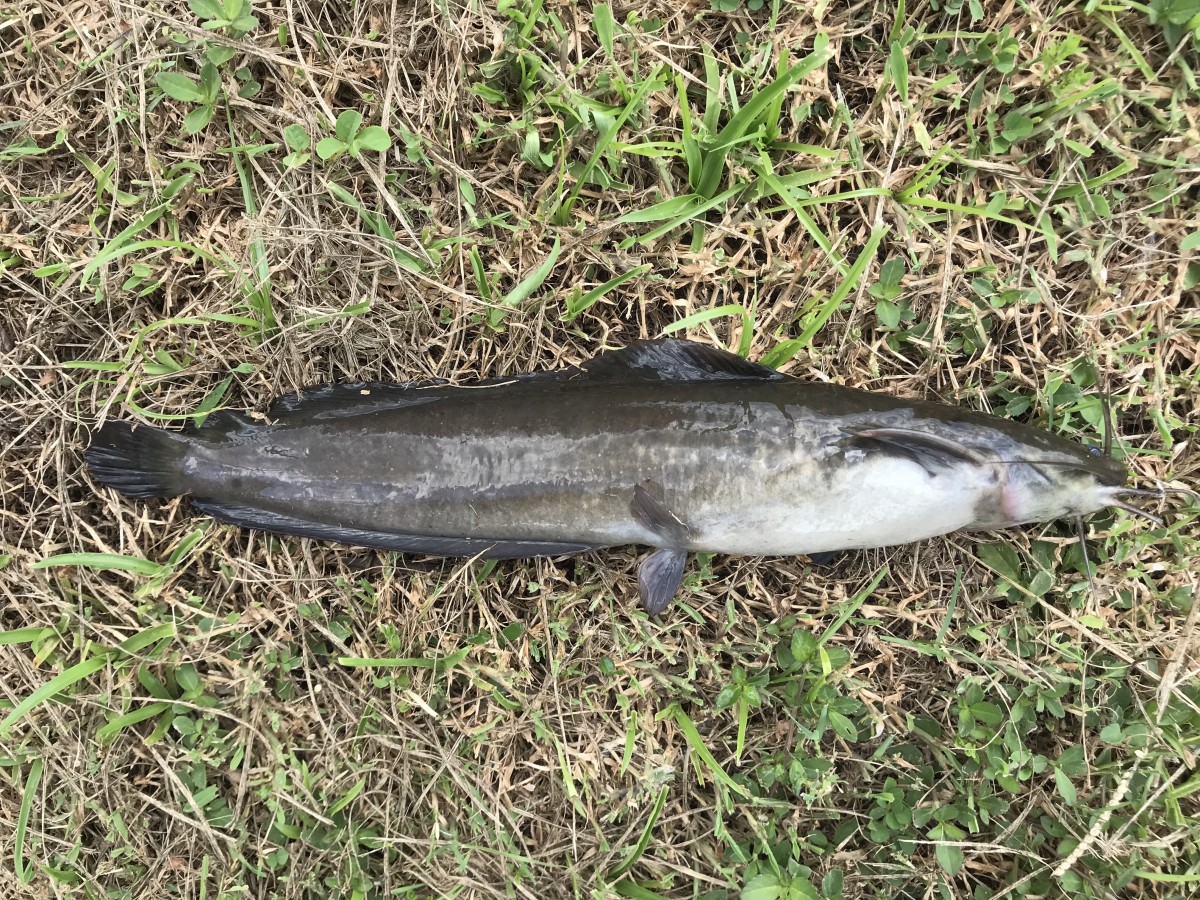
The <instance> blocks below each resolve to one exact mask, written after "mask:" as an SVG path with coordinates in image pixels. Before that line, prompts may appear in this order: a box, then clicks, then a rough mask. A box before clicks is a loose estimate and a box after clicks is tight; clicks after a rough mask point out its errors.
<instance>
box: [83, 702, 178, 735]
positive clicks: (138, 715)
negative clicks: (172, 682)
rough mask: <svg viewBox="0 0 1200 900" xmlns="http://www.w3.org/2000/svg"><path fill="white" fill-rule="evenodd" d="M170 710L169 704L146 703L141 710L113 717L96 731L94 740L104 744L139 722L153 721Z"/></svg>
mask: <svg viewBox="0 0 1200 900" xmlns="http://www.w3.org/2000/svg"><path fill="white" fill-rule="evenodd" d="M170 708H171V704H170V703H164V702H162V701H157V702H155V703H148V704H146V705H145V706H143V707H142V708H141V709H135V710H134V711H133V712H128V713H125V714H124V715H121V716H114V717H113V718H111V719H109V720H108V721H107V722H105V723H104V724H103V725H101V726H100V727H99V728H97V729H96V740H98V741H100V742H101V743H104V742H105V741H107V740H109V739H110V738H112V737H114V736H115V735H117V734H118V733H119V732H121V731H124V730H125V729H126V728H128V727H129V726H131V725H137V724H138V723H139V722H144V721H146V720H147V719H153V718H154V717H155V716H157V715H159V714H161V713H164V712H167V711H168V710H169V709H170Z"/></svg>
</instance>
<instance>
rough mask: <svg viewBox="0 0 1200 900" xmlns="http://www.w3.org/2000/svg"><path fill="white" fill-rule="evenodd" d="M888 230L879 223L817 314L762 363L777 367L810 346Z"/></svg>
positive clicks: (850, 288)
mask: <svg viewBox="0 0 1200 900" xmlns="http://www.w3.org/2000/svg"><path fill="white" fill-rule="evenodd" d="M887 230H888V227H887V226H886V225H881V226H879V227H877V228H876V229H875V230H874V231H872V232H871V236H870V237H869V238H868V239H867V245H866V246H865V247H863V249H862V252H861V253H859V254H858V258H857V259H855V260H854V265H852V266H851V267H850V271H849V272H848V273H847V274H846V277H845V278H843V279H842V283H841V284H839V285H838V287H837V290H835V291H834V292H833V293H832V294H831V295H830V296H829V299H827V300H825V301H823V302H822V303H821V306H820V308H819V309H818V310H817V313H816V315H815V316H814V317H813V318H812V319H811V320H810V321H809V323H808V325H807V326H806V327H805V329H804V331H802V332H801V333H800V336H799V337H798V338H794V339H792V340H789V341H783V342H782V343H780V344H779V345H778V346H776V347H773V348H772V349H771V351H770V352H769V353H767V354H766V355H765V356H764V357H763V359H762V364H763V365H764V366H770V367H771V368H778V367H779V366H781V365H783V364H784V363H785V362H787V361H788V360H790V359H791V358H792V357H794V356H795V355H796V354H797V353H799V352H800V351H801V350H803V349H804V348H805V347H807V346H808V345H809V342H810V341H812V339H813V337H814V336H815V335H816V333H817V332H818V331H820V330H821V329H822V328H823V327H824V325H825V323H826V322H828V321H829V319H830V317H832V316H833V313H834V311H835V310H836V309H837V308H838V307H839V306H841V304H842V301H844V300H845V299H846V297H848V296H849V295H850V292H851V291H852V290H854V289H855V288H857V287H858V283H859V281H861V280H862V276H863V272H865V271H866V268H867V266H868V265H869V264H870V262H871V260H872V259H874V258H875V251H876V249H878V247H879V242H880V241H882V240H883V236H884V235H885V234H886V233H887Z"/></svg>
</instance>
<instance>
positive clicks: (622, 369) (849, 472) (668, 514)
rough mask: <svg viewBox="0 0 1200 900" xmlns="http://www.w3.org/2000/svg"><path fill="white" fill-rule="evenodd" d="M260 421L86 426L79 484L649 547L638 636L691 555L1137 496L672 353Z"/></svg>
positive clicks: (460, 533) (288, 523)
mask: <svg viewBox="0 0 1200 900" xmlns="http://www.w3.org/2000/svg"><path fill="white" fill-rule="evenodd" d="M267 418H268V420H269V421H268V422H267V423H258V422H255V421H254V420H252V419H250V418H249V417H247V416H244V415H241V414H239V413H233V412H228V411H221V412H218V413H214V414H212V415H210V416H209V417H208V418H207V420H206V421H205V422H204V424H203V426H202V427H200V428H198V429H194V430H192V431H190V432H182V433H180V432H170V431H164V430H160V429H157V428H151V427H148V426H143V425H139V426H134V425H131V424H130V423H127V422H116V421H113V422H107V423H105V424H104V425H103V426H102V427H101V428H100V429H99V430H98V431H97V432H96V434H95V436H94V439H93V441H92V444H91V446H90V447H89V448H88V450H87V451H86V461H87V465H88V469H89V471H90V473H91V476H92V478H93V479H94V480H95V481H96V482H98V483H100V484H103V485H108V486H110V487H113V488H116V489H117V490H118V491H120V492H122V493H124V494H127V495H130V496H134V497H174V496H180V495H190V497H191V498H192V504H193V506H195V507H196V508H197V509H199V510H201V511H203V512H205V513H208V514H209V515H212V516H214V517H216V518H218V519H221V520H223V521H226V522H231V523H234V524H236V525H241V526H244V527H249V528H256V529H261V530H263V531H270V532H277V533H283V534H292V535H303V536H307V537H312V538H318V539H325V540H331V541H338V542H341V543H345V544H351V545H357V546H363V547H373V548H378V549H382V550H395V551H401V552H407V553H419V554H427V555H434V556H479V557H490V558H516V557H526V556H546V555H561V554H571V553H579V552H583V551H586V550H595V549H600V548H604V547H613V546H620V545H627V544H644V545H648V546H650V547H655V548H657V549H656V551H655V552H653V553H652V554H651V555H650V556H648V557H647V558H646V560H645V561H644V562H643V563H642V565H641V568H640V570H639V575H638V582H639V589H640V594H641V598H642V603H643V606H644V607H645V608H646V610H647V611H648V612H649V613H651V614H656V613H658V612H660V611H661V610H662V609H663V608H665V607H666V605H667V604H668V603H669V602H670V600H671V598H672V597H673V596H674V594H675V593H676V591H677V589H678V587H679V584H680V582H681V580H682V578H683V571H684V563H685V560H686V555H687V553H688V552H689V551H707V552H714V553H728V554H747V555H756V556H758V555H766V556H776V555H792V554H801V553H803V554H809V555H815V554H822V553H827V552H830V551H840V550H849V549H861V548H868V547H884V546H889V545H895V544H903V543H908V542H910V541H916V540H920V539H922V538H928V537H933V536H935V535H940V534H946V533H949V532H952V531H957V530H960V529H974V530H978V529H994V528H1002V527H1006V526H1012V525H1018V524H1022V523H1028V522H1042V521H1049V520H1051V519H1056V518H1062V517H1080V516H1084V515H1087V514H1088V513H1091V512H1095V511H1097V510H1100V509H1103V508H1105V507H1107V506H1113V505H1117V506H1122V507H1123V508H1126V509H1130V508H1131V507H1129V506H1127V505H1126V504H1125V503H1123V502H1122V501H1121V498H1122V497H1123V496H1128V495H1130V494H1138V493H1139V492H1138V491H1136V490H1133V489H1130V488H1126V487H1124V485H1125V481H1126V471H1125V468H1124V467H1123V466H1122V465H1121V464H1120V463H1118V462H1116V461H1114V460H1112V459H1110V458H1108V457H1107V456H1106V454H1104V453H1103V452H1102V451H1100V449H1099V448H1095V447H1085V446H1082V445H1079V444H1076V443H1074V442H1072V441H1069V440H1067V439H1065V438H1061V437H1058V436H1056V435H1053V434H1050V433H1049V432H1046V431H1042V430H1039V429H1036V428H1032V427H1029V426H1026V425H1022V424H1019V423H1016V422H1013V421H1010V420H1008V419H1003V418H999V417H996V416H992V415H987V414H984V413H980V412H976V411H973V410H968V409H961V408H958V407H955V406H949V405H945V404H939V403H928V402H916V401H912V400H904V399H900V398H896V397H890V396H887V395H884V394H877V393H871V392H867V391H860V390H855V389H852V388H846V387H841V386H838V385H831V384H823V383H813V382H804V381H800V380H798V379H795V378H792V377H790V376H787V375H783V374H781V373H779V372H776V371H774V370H773V369H770V368H767V367H765V366H761V365H758V364H756V363H752V362H748V361H747V360H744V359H742V358H741V357H739V356H735V355H733V354H730V353H727V352H725V351H723V350H717V349H713V348H711V347H707V346H704V345H701V344H695V343H691V342H688V341H683V340H658V341H644V342H639V343H635V344H632V345H630V346H629V347H626V348H625V349H623V350H617V351H612V352H609V353H604V354H601V355H600V356H597V357H595V358H594V359H591V360H589V361H587V362H585V363H583V364H581V365H579V366H575V367H571V368H567V369H562V370H556V371H552V372H540V373H532V374H529V375H519V376H515V377H511V378H497V379H490V380H487V381H482V382H477V383H475V384H470V385H449V384H443V383H436V384H434V383H423V384H390V383H357V384H336V385H325V386H321V387H316V388H312V389H310V390H307V391H305V392H303V393H301V394H299V395H298V396H285V397H283V398H281V399H279V400H277V401H276V402H275V404H274V405H273V406H271V408H270V410H269V411H268V413H267ZM1134 511H1137V510H1134Z"/></svg>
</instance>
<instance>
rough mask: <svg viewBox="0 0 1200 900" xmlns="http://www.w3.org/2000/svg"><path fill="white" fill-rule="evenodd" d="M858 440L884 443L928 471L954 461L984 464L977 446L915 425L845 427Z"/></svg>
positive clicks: (938, 468)
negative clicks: (932, 432) (968, 445)
mask: <svg viewBox="0 0 1200 900" xmlns="http://www.w3.org/2000/svg"><path fill="white" fill-rule="evenodd" d="M846 433H847V434H849V435H850V436H851V437H852V438H854V440H855V441H856V442H858V443H867V444H876V445H882V446H883V447H886V448H887V449H888V450H891V451H892V452H894V453H898V454H900V455H901V456H904V457H906V458H908V459H911V460H912V461H913V462H915V463H917V464H918V465H919V466H921V467H922V468H923V469H925V471H926V472H928V473H929V474H930V475H936V474H938V472H939V471H940V470H944V469H948V468H950V467H951V466H953V465H955V464H956V463H964V462H965V463H970V464H972V465H977V466H978V465H985V464H986V463H987V461H988V460H987V458H986V457H985V456H984V455H983V454H981V453H980V452H979V451H978V450H974V449H972V448H970V447H967V446H965V445H964V444H960V443H959V442H958V441H955V440H951V439H950V438H944V437H941V436H939V435H936V434H930V433H929V432H927V431H918V430H917V429H915V428H854V429H846Z"/></svg>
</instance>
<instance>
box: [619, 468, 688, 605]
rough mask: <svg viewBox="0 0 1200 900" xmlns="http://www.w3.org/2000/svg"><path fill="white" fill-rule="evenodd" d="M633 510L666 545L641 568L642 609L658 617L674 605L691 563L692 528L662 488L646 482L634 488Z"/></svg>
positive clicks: (646, 560) (630, 507)
mask: <svg viewBox="0 0 1200 900" xmlns="http://www.w3.org/2000/svg"><path fill="white" fill-rule="evenodd" d="M629 511H630V512H631V513H633V517H634V519H636V520H637V522H638V524H639V525H641V526H642V527H643V528H645V529H646V530H648V531H651V532H653V533H654V535H655V537H657V538H658V539H659V540H660V541H662V542H663V543H664V544H666V545H667V546H666V547H663V548H662V549H661V550H656V551H655V552H653V553H651V554H650V555H649V556H647V557H646V559H645V561H644V562H643V563H642V567H641V568H640V569H638V591H639V592H640V593H641V595H642V608H643V609H645V610H646V612H647V614H649V615H652V616H656V615H658V614H659V613H660V612H662V611H663V610H664V609H666V608H667V605H668V604H669V603H670V602H671V599H672V598H673V597H674V596H675V594H676V592H677V591H678V590H679V585H680V583H681V582H682V581H683V566H684V563H685V562H686V561H687V551H686V550H685V549H683V548H684V547H686V546H687V544H688V540H689V538H690V536H691V529H690V528H688V526H687V524H686V523H685V522H684V521H683V520H682V519H680V518H679V517H678V516H677V515H675V514H674V513H673V512H671V510H669V509H668V508H667V505H666V502H665V501H664V500H663V489H662V485H660V484H657V483H656V482H653V481H644V482H642V483H641V484H639V485H638V486H637V487H635V488H634V489H633V499H632V500H631V501H630V503H629Z"/></svg>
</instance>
